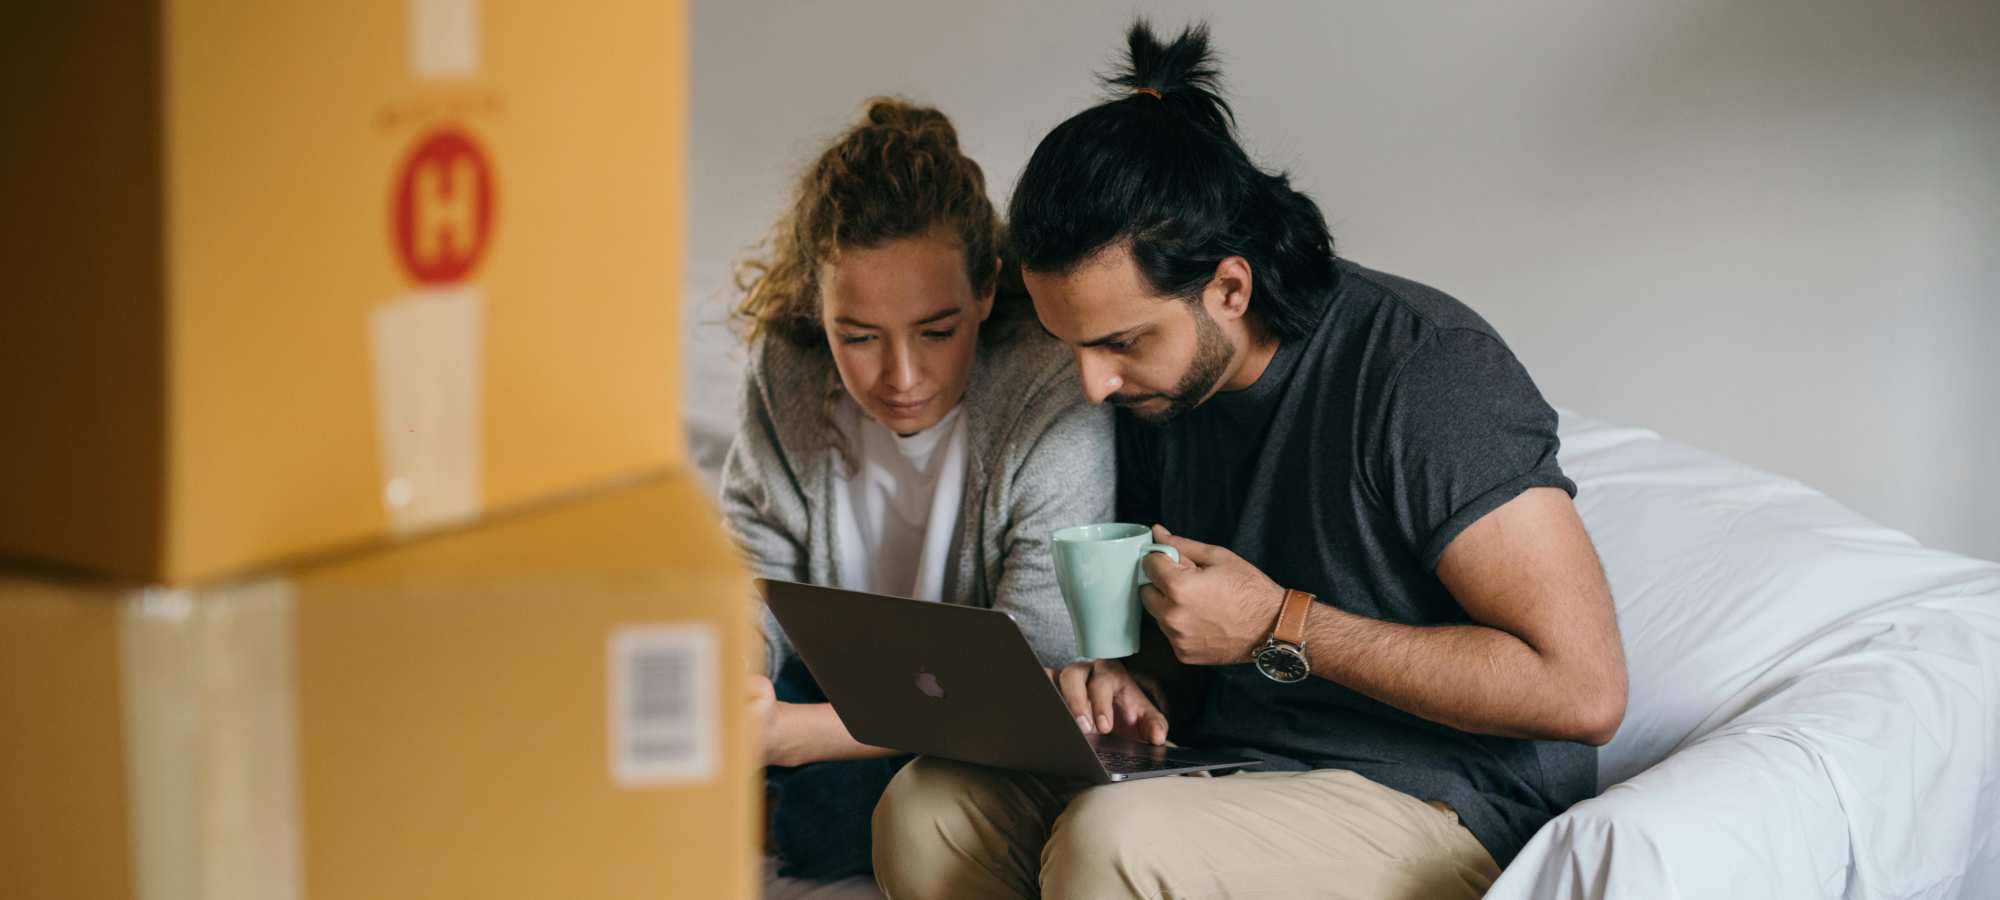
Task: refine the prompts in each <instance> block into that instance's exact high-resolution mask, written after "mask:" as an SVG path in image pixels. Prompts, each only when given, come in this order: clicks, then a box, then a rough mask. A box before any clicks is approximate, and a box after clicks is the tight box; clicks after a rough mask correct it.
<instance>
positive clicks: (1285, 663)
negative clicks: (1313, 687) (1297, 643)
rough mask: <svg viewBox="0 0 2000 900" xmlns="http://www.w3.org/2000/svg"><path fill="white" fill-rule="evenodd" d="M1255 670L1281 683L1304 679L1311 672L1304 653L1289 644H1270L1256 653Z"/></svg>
mask: <svg viewBox="0 0 2000 900" xmlns="http://www.w3.org/2000/svg"><path fill="white" fill-rule="evenodd" d="M1257 671H1259V672H1262V673H1264V677H1265V678H1269V679H1271V680H1272V681H1276V682H1280V683H1282V684H1291V683H1293V682H1298V681H1304V680H1306V676H1307V675H1309V674H1311V671H1312V670H1311V669H1310V668H1309V667H1308V666H1307V665H1306V657H1305V654H1303V653H1300V652H1299V651H1298V648H1296V647H1293V646H1292V645H1290V644H1272V645H1271V646H1269V647H1265V648H1264V649H1263V650H1260V651H1258V653H1257Z"/></svg>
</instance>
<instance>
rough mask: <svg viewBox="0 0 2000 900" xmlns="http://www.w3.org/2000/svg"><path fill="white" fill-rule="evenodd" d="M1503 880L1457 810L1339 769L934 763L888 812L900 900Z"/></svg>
mask: <svg viewBox="0 0 2000 900" xmlns="http://www.w3.org/2000/svg"><path fill="white" fill-rule="evenodd" d="M1499 875H1500V869H1499V867H1498V866H1495V865H1494V864H1493V858H1492V857H1490V856H1488V855H1487V853H1486V850H1485V848H1483V847H1481V846H1480V845H1479V842H1478V841H1476V840H1474V839H1473V837H1472V833H1471V832H1469V831H1467V830H1465V828H1464V826H1462V825H1460V824H1459V823H1458V816H1457V815H1456V814H1454V813H1453V812H1452V811H1451V809H1450V808H1449V807H1446V806H1444V805H1443V804H1429V803H1424V802H1422V801H1419V800H1417V799H1416V798H1414V797H1411V796H1409V795H1407V794H1402V793H1398V792H1396V791H1393V790H1390V789H1389V788H1386V787H1383V786H1382V785H1379V784H1376V783H1375V782H1372V781H1369V780H1368V779H1366V778H1363V777H1361V776H1359V775H1356V774H1354V773H1353V772H1345V771H1338V770H1322V771H1316V772H1243V773H1239V774H1236V775H1229V776H1225V777H1220V778H1201V777H1193V778H1189V777H1167V778H1150V779H1146V780H1143V781H1135V782H1130V783H1127V784H1115V785H1103V786H1097V787H1092V786H1088V785H1085V784H1082V783H1079V782H1074V781H1066V780H1060V779H1050V778H1044V777H1040V776H1035V775H1028V774H1024V773H1018V772H1005V771H1001V770H997V769H989V768H984V767H981V766H973V765H967V764H964V763H957V762H951V761H948V760H941V759H930V758H924V759H919V760H917V761H916V762H914V763H911V764H910V765H909V766H907V767H905V768H904V769H903V771H902V772H901V773H899V774H898V775H897V776H896V778H895V780H894V781H891V782H890V783H889V790H888V792H887V793H885V794H883V796H882V801H881V803H880V804H878V805H877V806H876V807H875V877H876V879H877V880H878V881H880V882H881V885H882V890H883V892H884V893H886V894H888V895H889V897H890V898H891V900H930V898H937V900H987V898H993V900H998V898H1021V897H1037V896H1041V897H1048V898H1050V900H1071V898H1082V900H1097V898H1111V897H1145V898H1160V900H1165V898H1206V897H1263V898H1272V900H1295V898H1306V897H1338V898H1356V900H1361V898H1367V900H1401V898H1410V900H1417V898H1422V900H1432V898H1457V897H1468V898H1476V897H1479V896H1480V895H1481V894H1484V893H1485V892H1486V888H1487V887H1488V886H1490V885H1491V884H1492V883H1493V879H1495V878H1497V877H1499Z"/></svg>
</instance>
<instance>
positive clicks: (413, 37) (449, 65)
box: [410, 0, 479, 78]
mask: <svg viewBox="0 0 2000 900" xmlns="http://www.w3.org/2000/svg"><path fill="white" fill-rule="evenodd" d="M478 73H479V0H410V74H411V75H413V76H416V77H417V78H470V77H472V76H473V75H476V74H478Z"/></svg>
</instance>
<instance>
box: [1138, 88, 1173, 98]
mask: <svg viewBox="0 0 2000 900" xmlns="http://www.w3.org/2000/svg"><path fill="white" fill-rule="evenodd" d="M1132 93H1134V94H1145V95H1146V96H1148V97H1151V98H1153V99H1155V100H1165V99H1167V98H1166V97H1164V96H1161V94H1160V89H1159V88H1149V87H1135V88H1133V89H1132Z"/></svg>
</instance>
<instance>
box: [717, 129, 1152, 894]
mask: <svg viewBox="0 0 2000 900" xmlns="http://www.w3.org/2000/svg"><path fill="white" fill-rule="evenodd" d="M1003 238H1004V235H1003V232H1002V229H1001V226H1000V221H999V218H998V216H997V215H996V213H995V212H994V210H993V205H992V203H991V202H990V201H989V200H988V199H987V196H986V190H985V179H984V176H983V174H982V173H981V171H980V168H979V166H978V164H977V163H974V162H973V161H972V160H971V159H969V158H967V157H966V156H965V155H964V154H963V153H962V152H960V150H959V146H958V138H957V134H956V132H955V131H954V130H953V128H952V125H951V123H950V121H949V120H947V119H946V118H945V117H944V115H943V114H942V113H939V112H938V111H936V110H934V109H929V108H924V107H918V106H913V105H911V104H908V103H906V102H903V101H900V100H892V99H877V100H874V101H871V102H870V103H869V104H868V107H867V110H866V112H865V113H864V114H863V116H862V119H861V121H860V122H859V123H857V124H856V125H854V126H853V127H851V128H849V129H848V130H847V131H846V132H844V133H842V134H841V135H840V136H839V137H838V138H837V139H836V140H835V141H834V142H833V144H832V146H830V147H828V148H826V150H825V151H824V152H822V153H821V154H820V155H819V157H818V159H817V160H816V161H815V162H814V163H813V164H812V166H811V167H810V168H809V169H808V170H807V171H806V173H805V175H804V177H803V178H802V179H801V180H800V182H799V185H798V188H797V191H796V194H795V196H794V198H793V201H792V204H791V208H790V210H789V211H788V212H787V213H786V214H785V216H784V218H783V219H782V220H780V222H779V223H778V225H777V227H776V229H775V230H774V232H773V236H772V238H771V239H770V241H769V243H768V245H767V247H766V248H765V249H766V251H767V252H766V254H765V255H764V256H763V257H762V258H759V259H756V260H753V261H751V262H749V263H746V264H745V266H744V267H743V269H742V271H741V272H740V273H739V278H738V282H739V286H740V287H741V288H742V290H743V292H744V296H743V299H742V302H741V304H740V306H739V307H738V308H737V310H736V315H737V317H738V319H739V321H740V322H742V323H743V324H744V325H745V326H746V328H745V330H746V331H747V333H748V338H749V341H750V344H751V352H750V370H749V377H748V380H747V384H746V389H745V396H744V403H743V419H742V425H741V426H740V428H739V430H738V432H737V435H736V440H735V443H734V444H733V445H732V446H731V448H730V451H729V456H728V460H727V461H726V463H725V464H724V468H723V476H722V506H723V515H724V519H725V522H726V524H727V526H728V527H729V529H730V531H731V533H732V535H733V536H734V537H735V539H736V541H737V542H738V544H739V545H740V546H741V547H742V548H743V550H744V552H745V553H746V555H747V556H748V558H749V561H750V563H751V566H752V568H753V569H754V570H755V571H756V573H757V574H758V575H760V576H764V577H769V578H779V579H785V580H790V581H803V582H809V583H813V584H822V585H831V586H834V587H840V588H846V589H850V590H861V591H869V592H873V593H881V594H893V595H897V596H905V597H914V598H917V599H920V600H929V601H937V602H945V603H962V604H967V605H974V606H981V607H987V608H993V609H1002V610H1006V611H1007V612H1009V613H1011V614H1013V616H1014V618H1015V619H1016V620H1017V621H1018V622H1019V623H1020V625H1021V629H1022V631H1023V632H1024V633H1025V634H1026V635H1027V638H1028V642H1029V644H1030V645H1031V646H1033V647H1034V649H1035V653H1036V655H1037V656H1039V657H1040V658H1041V660H1042V663H1043V664H1044V665H1046V666H1061V665H1064V664H1066V663H1068V662H1071V661H1072V660H1073V659H1074V658H1075V655H1076V651H1075V637H1074V632H1073V631H1072V629H1071V626H1070V623H1069V616H1068V614H1067V612H1066V611H1065V610H1064V608H1063V605H1062V598H1061V595H1060V593H1059V591H1058V589H1057V587H1056V582H1055V574H1054V569H1053V560H1052V558H1051V555H1050V548H1049V536H1050V534H1051V533H1053V532H1054V531H1055V530H1056V529H1058V528H1061V527H1064V526H1067V525H1075V524H1079V523H1084V522H1097V521H1104V520H1106V519H1108V518H1109V517H1110V514H1111V510H1112V492H1113V488H1114V481H1115V479H1114V478H1113V477H1112V465H1113V462H1112V438H1111V422H1110V417H1109V412H1108V411H1107V410H1104V409H1100V408H1095V407H1092V406H1090V405H1089V404H1087V403H1086V401H1085V400H1084V399H1083V397H1082V395H1081V393H1080V392H1079V391H1078V389H1077V380H1076V370H1075V364H1074V362H1073V357H1072V356H1071V354H1070V353H1069V352H1067V350H1066V349H1065V348H1064V347H1062V346H1061V345H1060V344H1058V343H1056V342H1055V341H1053V340H1051V339H1049V338H1048V337H1047V336H1046V335H1045V334H1044V333H1043V332H1042V331H1041V329H1039V328H1037V327H1036V326H1035V324H1034V323H1033V322H1032V321H1030V319H1031V318H1032V316H1033V315H1034V312H1033V309H1032V307H1030V306H1029V303H1028V300H1027V297H1026V294H1025V293H1024V292H1022V291H1021V290H1019V287H1018V282H1016V284H1015V285H1013V286H1012V288H1011V289H1010V287H1009V286H1008V285H1005V284H1003V281H1007V280H1008V279H1006V278H1004V277H1003V272H1004V271H1005V266H1004V264H1003V261H1002V259H1001V248H1002V247H1003V245H1004V240H1003ZM763 618H764V621H763V626H764V637H765V644H766V649H767V651H768V656H767V663H768V673H767V674H768V675H769V677H770V679H772V681H774V682H775V684H773V683H772V681H762V680H760V681H759V687H760V691H761V695H760V697H759V700H758V704H757V708H758V710H759V714H760V715H762V716H763V717H764V735H765V747H764V750H765V759H766V762H767V763H768V764H769V765H771V766H772V767H774V768H773V769H772V778H771V781H772V784H773V788H774V790H773V801H772V804H771V812H772V819H773V821H772V849H773V850H774V851H775V852H776V854H777V855H778V857H779V861H780V873H781V874H784V875H787V876H794V877H814V878H830V877H839V876H846V875H857V874H865V873H867V872H868V871H869V851H868V834H869V824H868V817H869V815H870V814H871V813H872V811H873V808H874V804H875V800H876V798H877V797H879V796H880V794H881V789H882V787H883V785H885V784H886V783H887V781H888V778H889V777H890V776H891V775H893V774H894V771H895V768H896V767H897V766H899V765H900V764H901V760H897V759H892V758H891V757H893V753H892V751H886V750H882V749H879V748H874V747H868V746H865V745H862V744H860V743H858V742H856V741H855V740H854V739H853V737H851V736H850V735H849V734H848V732H847V729H846V728H845V727H844V726H842V724H841V722H840V718H839V716H837V715H836V714H835V713H834V711H833V709H832V707H831V706H829V705H828V704H827V703H825V702H824V699H825V698H824V696H823V695H820V694H819V693H818V689H817V687H816V686H814V685H813V684H812V683H811V679H810V676H809V675H808V674H807V673H806V672H805V670H804V667H803V666H802V665H800V664H799V663H798V661H797V660H796V658H794V656H793V654H792V653H791V651H790V646H789V644H788V643H787V642H786V640H785V637H784V634H783V633H782V632H781V631H780V630H779V629H778V626H777V623H776V622H775V620H773V619H772V618H771V616H770V614H769V612H768V611H766V612H765V613H764V617H763Z"/></svg>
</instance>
